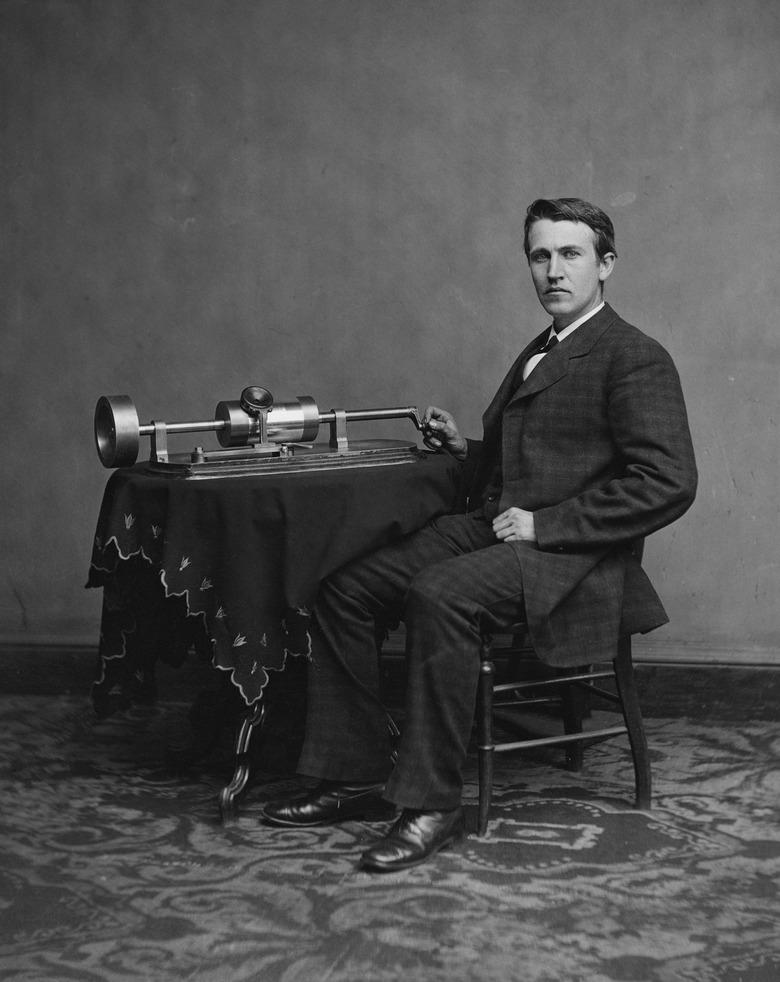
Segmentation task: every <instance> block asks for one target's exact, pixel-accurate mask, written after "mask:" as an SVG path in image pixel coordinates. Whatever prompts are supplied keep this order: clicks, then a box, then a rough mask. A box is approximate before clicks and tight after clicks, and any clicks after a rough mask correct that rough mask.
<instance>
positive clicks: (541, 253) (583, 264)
mask: <svg viewBox="0 0 780 982" xmlns="http://www.w3.org/2000/svg"><path fill="white" fill-rule="evenodd" d="M595 243H596V236H595V233H594V232H593V229H591V228H590V226H589V225H585V223H584V222H565V221H561V222H553V221H552V220H551V219H549V218H541V219H540V220H539V221H538V222H534V223H533V225H532V226H531V228H530V229H529V232H528V247H529V260H528V261H529V265H530V267H531V276H532V277H533V281H534V286H535V287H536V295H537V296H538V297H539V302H540V303H541V305H542V306H543V307H544V309H545V310H546V311H547V313H548V314H551V315H552V318H553V323H554V325H555V328H556V330H563V328H564V327H567V326H568V325H569V324H572V323H573V322H574V321H576V320H577V319H578V318H580V317H582V316H583V315H585V314H587V312H588V311H589V310H592V309H593V308H594V307H596V306H598V304H600V303H601V294H602V284H603V283H604V280H606V278H607V277H608V276H609V274H610V273H611V272H612V268H613V266H614V265H615V256H614V254H613V253H611V252H610V253H607V255H606V256H604V258H603V259H599V257H598V255H597V254H596V245H595Z"/></svg>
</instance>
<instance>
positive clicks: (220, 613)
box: [214, 604, 225, 620]
mask: <svg viewBox="0 0 780 982" xmlns="http://www.w3.org/2000/svg"><path fill="white" fill-rule="evenodd" d="M214 616H215V617H218V618H219V619H220V620H222V618H223V617H225V608H224V607H223V606H222V605H221V604H220V605H219V607H218V608H217V612H216V614H215V615H214Z"/></svg>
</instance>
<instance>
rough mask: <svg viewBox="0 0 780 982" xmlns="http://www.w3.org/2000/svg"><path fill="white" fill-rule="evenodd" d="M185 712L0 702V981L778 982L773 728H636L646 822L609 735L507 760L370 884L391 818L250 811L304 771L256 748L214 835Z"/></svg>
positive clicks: (31, 700)
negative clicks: (644, 772)
mask: <svg viewBox="0 0 780 982" xmlns="http://www.w3.org/2000/svg"><path fill="white" fill-rule="evenodd" d="M187 708H188V707H187V704H186V703H184V702H173V701H168V702H162V703H160V704H158V705H157V706H154V707H135V708H133V709H130V710H128V711H126V712H124V713H121V714H117V715H116V716H114V717H111V718H109V719H105V720H100V721H99V720H97V719H96V718H95V716H94V714H93V712H92V709H91V707H90V706H89V704H88V702H87V699H86V698H85V697H84V696H81V695H77V694H68V695H58V696H57V695H51V694H49V695H31V694H24V693H17V694H11V695H6V696H3V697H2V698H0V716H2V732H3V740H2V744H1V745H0V782H1V783H0V793H2V819H1V820H0V830H1V838H0V852H1V853H2V857H1V858H2V872H1V873H0V897H1V898H2V899H1V900H0V977H2V978H3V979H6V980H8V982H12V980H13V982H21V980H30V982H32V980H34V982H55V980H56V982H65V980H78V982H90V980H95V982H133V980H145V982H147V980H151V982H168V980H171V982H172V980H202V982H244V980H253V982H254V980H262V982H320V980H323V982H325V980H327V982H366V980H371V982H385V980H387V982H389V980H394V982H395V980H398V979H403V980H408V982H437V980H445V979H447V980H455V982H460V980H518V982H677V980H680V982H682V980H686V982H775V980H777V979H778V978H780V897H779V896H778V893H779V888H780V875H779V874H780V827H779V824H778V819H779V818H780V807H779V804H780V770H778V765H777V761H778V755H779V753H780V735H778V732H777V726H776V723H775V722H774V721H772V720H764V721H755V722H747V723H742V724H739V723H735V722H729V723H728V724H727V725H724V724H722V723H719V722H718V721H717V720H716V721H714V722H709V723H707V724H703V723H701V722H699V721H695V720H691V719H686V718H668V719H664V718H658V719H650V720H648V737H649V741H650V745H651V749H652V752H653V766H654V778H655V798H654V801H655V806H654V809H653V811H652V812H648V813H641V812H637V811H635V810H633V809H632V808H631V807H630V799H631V791H632V773H631V766H630V759H629V757H628V753H627V750H626V749H625V748H624V747H623V746H621V745H620V743H619V742H618V743H612V744H601V745H599V746H597V747H594V748H592V749H591V750H589V751H588V752H587V755H586V766H585V769H584V770H583V771H582V773H580V774H572V773H570V772H567V771H566V770H564V769H562V768H561V767H560V766H559V758H558V756H557V755H556V754H554V753H553V752H548V755H547V756H544V755H540V756H537V757H535V758H528V757H526V758H525V760H523V761H520V760H518V759H516V758H515V759H512V758H507V757H502V758H501V759H500V760H499V762H498V773H497V788H496V795H495V801H494V806H493V811H492V821H491V826H490V830H489V834H488V836H487V837H485V838H483V839H478V838H476V837H475V836H474V835H473V834H472V835H469V837H468V838H467V840H466V841H465V842H464V843H463V845H462V846H461V847H460V848H458V849H457V850H455V851H450V852H445V853H442V854H441V855H440V856H438V857H437V858H436V860H435V861H433V862H431V863H429V864H427V865H425V866H421V867H417V868H415V869H413V870H409V871H407V872H405V873H399V874H391V875H385V876H372V875H370V874H367V873H364V872H360V871H358V870H357V869H356V865H355V861H356V858H357V855H358V853H359V852H360V851H361V849H362V848H363V847H364V846H365V844H366V843H368V842H369V841H371V840H372V838H374V837H375V835H376V833H377V832H378V831H381V830H382V829H384V828H385V827H386V826H385V825H383V824H379V825H376V824H369V823H364V822H349V823H346V824H344V825H342V826H337V827H331V828H326V829H319V830H309V831H288V830H281V829H271V828H267V827H265V826H263V825H262V824H261V822H260V820H259V811H260V807H261V805H262V803H263V802H264V801H265V800H266V799H267V798H270V797H273V796H275V795H276V794H277V793H278V792H279V791H285V790H286V789H289V788H293V787H295V786H296V784H297V782H296V781H295V779H294V778H291V777H290V776H289V775H287V774H271V773H268V770H267V766H266V765H265V764H264V761H263V760H262V759H260V761H259V763H260V765H262V766H266V773H265V774H263V775H258V776H256V777H255V778H254V780H253V782H252V784H251V786H250V788H249V790H248V792H247V794H246V796H245V800H244V803H243V807H242V812H241V817H240V818H239V820H238V821H237V822H236V823H235V824H233V825H229V826H225V827H223V826H220V825H219V824H218V822H217V820H216V813H217V809H216V795H217V793H218V791H219V789H220V787H221V786H222V785H223V784H224V783H225V780H226V778H227V777H229V775H230V772H231V771H232V768H231V767H230V760H229V755H228V752H227V750H226V748H225V747H222V748H218V749H217V750H216V751H215V752H214V753H213V754H212V755H211V756H210V757H209V758H207V759H206V760H205V762H202V763H201V764H200V765H198V767H196V768H195V767H193V768H191V769H190V770H189V771H187V772H186V773H183V774H178V775H176V774H173V773H170V772H169V771H167V770H166V768H165V765H164V763H163V761H164V759H165V747H166V745H168V744H170V743H171V741H172V740H173V741H174V742H175V739H176V736H177V734H178V733H179V732H180V730H181V728H182V727H186V726H187V725H188V724H187V721H186V716H187ZM269 739H272V736H271V737H269ZM266 756H267V754H266ZM261 757H262V755H261ZM474 777H475V775H474V773H473V771H470V773H469V782H468V786H467V801H468V802H469V804H471V805H473V802H474V801H475V799H476V787H475V783H474ZM473 812H474V809H473V807H470V808H469V819H470V821H471V825H472V827H473V824H474V814H473Z"/></svg>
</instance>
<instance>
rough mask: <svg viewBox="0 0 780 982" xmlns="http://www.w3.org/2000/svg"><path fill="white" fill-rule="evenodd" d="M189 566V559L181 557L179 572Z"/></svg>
mask: <svg viewBox="0 0 780 982" xmlns="http://www.w3.org/2000/svg"><path fill="white" fill-rule="evenodd" d="M189 565H190V557H189V556H182V557H181V562H180V563H179V572H180V573H181V572H183V571H184V570H185V569H186V568H187V567H188V566H189Z"/></svg>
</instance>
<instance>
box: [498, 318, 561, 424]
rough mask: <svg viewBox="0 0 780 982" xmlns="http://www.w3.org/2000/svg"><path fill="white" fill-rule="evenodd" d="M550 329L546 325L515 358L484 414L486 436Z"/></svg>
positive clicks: (509, 399)
mask: <svg viewBox="0 0 780 982" xmlns="http://www.w3.org/2000/svg"><path fill="white" fill-rule="evenodd" d="M549 330H550V329H549V328H548V327H546V328H545V329H544V330H543V331H542V332H541V333H540V334H539V335H537V337H535V338H534V339H533V341H531V342H530V343H529V344H527V345H526V346H525V348H523V350H522V351H521V352H520V354H519V355H518V357H517V358H516V359H515V363H514V364H513V365H512V367H511V368H510V369H509V371H508V372H507V374H506V377H505V378H504V381H503V382H502V383H501V385H500V386H499V388H498V392H496V394H495V395H494V396H493V400H492V402H491V403H490V405H489V406H488V407H487V409H486V410H485V412H484V413H483V414H482V425H483V428H484V431H485V435H486V437H487V435H488V434H489V432H490V431H491V430H492V429H493V427H494V426H496V425H497V424H498V422H499V421H500V419H501V414H502V413H503V411H504V409H505V408H506V406H507V405H508V404H509V402H510V401H511V400H512V396H513V394H514V392H515V391H516V389H517V387H518V386H519V385H520V384H521V379H522V377H521V374H520V373H521V371H522V367H523V365H524V364H525V362H526V360H527V359H528V358H529V357H530V356H531V354H532V353H533V352H534V351H535V350H536V349H537V348H538V347H539V346H540V345H541V344H542V342H543V341H544V340H546V338H547V335H548V333H549Z"/></svg>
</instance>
